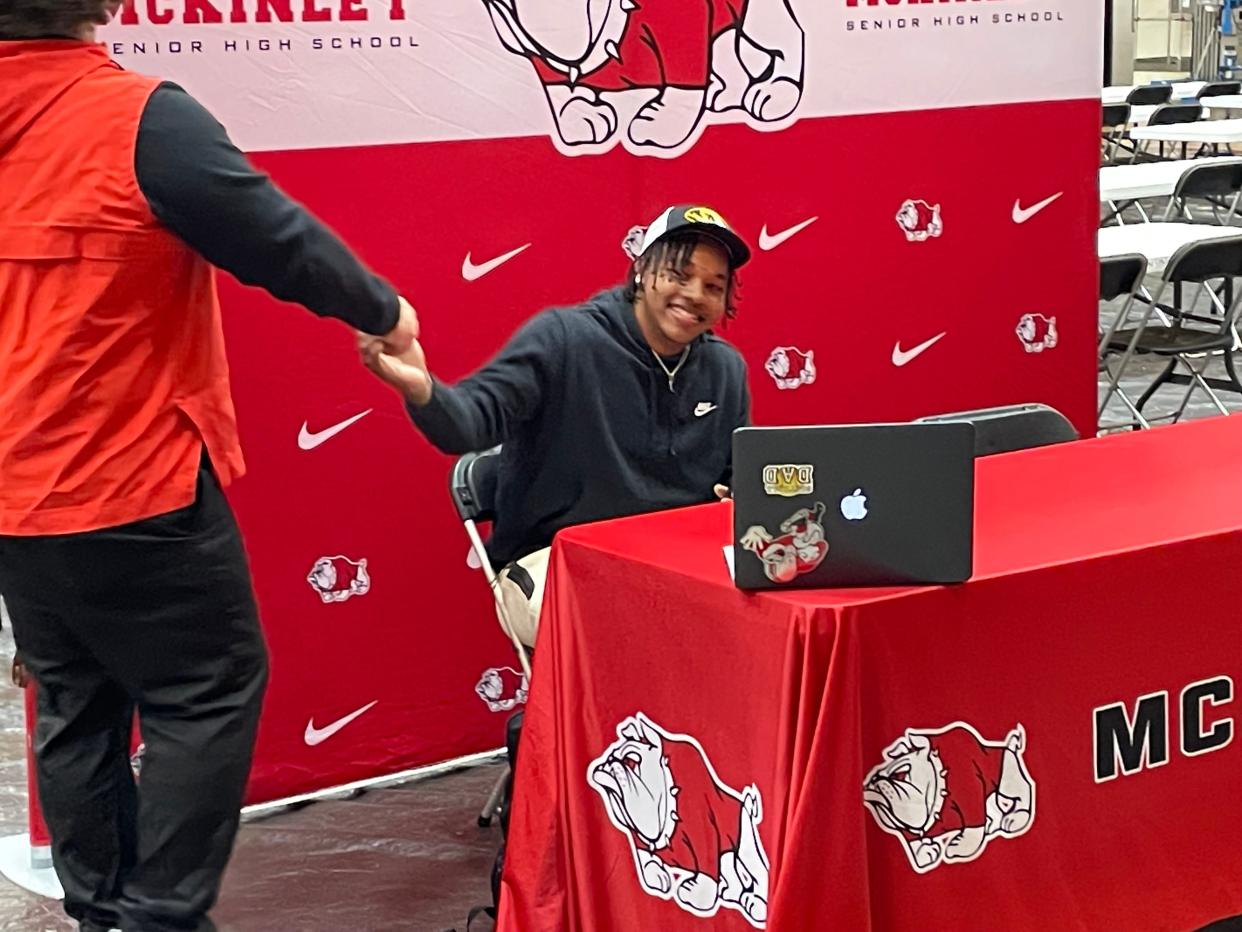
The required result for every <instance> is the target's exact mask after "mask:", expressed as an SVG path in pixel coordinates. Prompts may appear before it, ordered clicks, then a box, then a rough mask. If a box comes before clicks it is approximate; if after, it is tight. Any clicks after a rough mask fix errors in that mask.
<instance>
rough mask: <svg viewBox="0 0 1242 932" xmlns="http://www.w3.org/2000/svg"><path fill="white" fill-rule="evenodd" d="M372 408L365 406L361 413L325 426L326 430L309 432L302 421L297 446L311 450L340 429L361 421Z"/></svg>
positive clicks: (333, 435)
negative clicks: (327, 426)
mask: <svg viewBox="0 0 1242 932" xmlns="http://www.w3.org/2000/svg"><path fill="white" fill-rule="evenodd" d="M372 410H373V409H372V408H367V409H366V410H365V411H363V412H362V413H361V414H355V415H354V416H353V417H351V418H346V419H345V420H343V421H341V423H339V424H333V425H332V426H331V427H329V428H327V429H326V430H320V431H316V432H315V433H311V431H310V430H308V429H307V427H306V422H305V421H303V422H302V429H301V430H300V431H298V446H299V447H301V448H302V449H303V450H313V449H315V447H317V446H319V445H320V444H321V443H326V442H327V441H329V440H331V439H332V438H333V437H335V436H336V435H337V434H339V433H340V432H341V431H343V430H345V428H347V427H349V426H351V425H352V424H356V423H357V422H358V421H361V420H362V419H363V418H364V417H366V416H367V415H368V414H370V413H371V411H372Z"/></svg>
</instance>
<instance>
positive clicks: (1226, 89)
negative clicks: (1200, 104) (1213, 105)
mask: <svg viewBox="0 0 1242 932" xmlns="http://www.w3.org/2000/svg"><path fill="white" fill-rule="evenodd" d="M1234 94H1242V81H1209V82H1208V83H1207V84H1205V85H1203V90H1201V91H1199V93H1198V94H1196V95H1195V97H1197V98H1198V99H1199V100H1202V99H1203V98H1204V97H1228V96H1232V95H1234Z"/></svg>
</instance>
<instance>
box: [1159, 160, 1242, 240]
mask: <svg viewBox="0 0 1242 932" xmlns="http://www.w3.org/2000/svg"><path fill="white" fill-rule="evenodd" d="M1192 197H1193V198H1203V199H1205V200H1206V201H1207V202H1208V204H1209V205H1210V206H1211V208H1212V217H1213V218H1214V219H1215V220H1216V223H1217V224H1226V225H1227V224H1229V223H1231V222H1232V221H1233V218H1234V216H1235V215H1236V214H1237V212H1238V201H1239V198H1242V159H1239V160H1237V161H1236V162H1206V163H1204V164H1203V165H1192V166H1191V167H1190V168H1188V169H1186V171H1185V172H1183V173H1182V177H1180V178H1179V179H1177V185H1176V186H1175V187H1174V188H1173V196H1172V197H1170V198H1169V204H1168V206H1167V207H1166V208H1165V211H1164V216H1163V217H1161V219H1162V220H1169V219H1172V218H1173V209H1174V208H1175V207H1176V208H1177V212H1178V217H1177V219H1179V220H1181V219H1185V220H1189V221H1193V220H1194V216H1193V215H1192V214H1191V212H1190V205H1189V204H1188V203H1187V201H1188V199H1189V198H1192ZM1225 206H1227V207H1228V208H1229V211H1228V213H1226V214H1225V216H1224V217H1223V218H1222V217H1221V214H1220V208H1221V207H1225Z"/></svg>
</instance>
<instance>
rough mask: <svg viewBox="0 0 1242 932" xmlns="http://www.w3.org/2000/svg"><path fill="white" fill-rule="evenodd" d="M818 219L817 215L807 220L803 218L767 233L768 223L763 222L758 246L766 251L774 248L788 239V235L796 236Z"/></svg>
mask: <svg viewBox="0 0 1242 932" xmlns="http://www.w3.org/2000/svg"><path fill="white" fill-rule="evenodd" d="M818 219H819V217H811V218H810V219H809V220H803V221H802V222H801V223H796V224H794V225H793V226H791V227H789V228H787V229H784V230H781V231H780V232H779V233H772V234H769V233H768V225H767V224H766V223H765V224H764V225H763V229H762V230H760V231H759V248H760V249H762V250H763V251H764V252H767V251H768V250H769V249H775V248H776V247H777V246H779V245H780V244H781V243H783V242H785V240H787V239H789V237H791V236H797V235H798V234H799V233H801V232H802V231H803V230H805V229H806V228H807V227H809V226H810V225H811V224H812V223H814V222H815V221H816V220H818Z"/></svg>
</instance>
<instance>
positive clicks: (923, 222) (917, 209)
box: [897, 199, 944, 243]
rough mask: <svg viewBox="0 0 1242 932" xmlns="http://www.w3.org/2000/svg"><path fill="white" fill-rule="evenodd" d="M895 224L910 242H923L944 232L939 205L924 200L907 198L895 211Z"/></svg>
mask: <svg viewBox="0 0 1242 932" xmlns="http://www.w3.org/2000/svg"><path fill="white" fill-rule="evenodd" d="M897 226H899V227H901V232H903V233H905V234H906V239H907V240H909V241H910V242H911V243H925V242H927V241H928V240H929V239H935V238H936V237H938V236H940V235H941V234H942V233H944V221H943V220H941V219H940V205H939V204H929V203H927V201H924V200H914V199H910V200H907V201H906V202H905V203H903V204H902V205H901V209H900V210H899V211H897Z"/></svg>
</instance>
